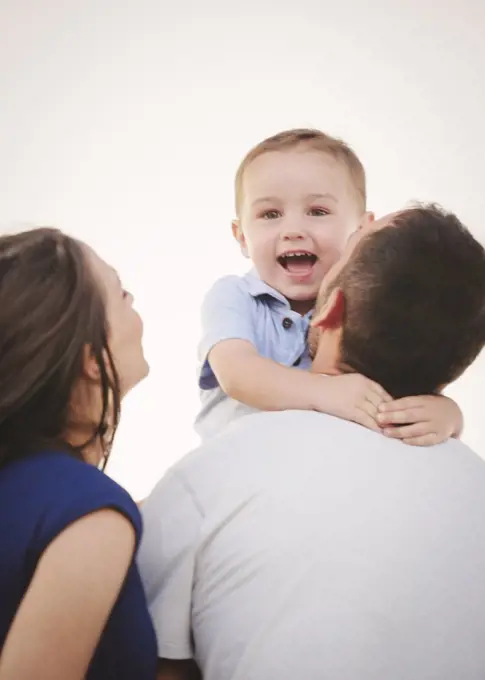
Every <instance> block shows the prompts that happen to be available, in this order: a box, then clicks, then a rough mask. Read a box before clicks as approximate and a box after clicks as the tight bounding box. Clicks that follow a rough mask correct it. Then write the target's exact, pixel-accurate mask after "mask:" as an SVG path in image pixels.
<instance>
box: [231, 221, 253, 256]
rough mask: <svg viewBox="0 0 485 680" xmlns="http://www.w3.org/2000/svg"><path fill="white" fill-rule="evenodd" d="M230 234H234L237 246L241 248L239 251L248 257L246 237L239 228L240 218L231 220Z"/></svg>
mask: <svg viewBox="0 0 485 680" xmlns="http://www.w3.org/2000/svg"><path fill="white" fill-rule="evenodd" d="M232 235H233V236H234V238H235V239H236V241H237V242H238V243H239V247H240V248H241V252H242V254H243V255H244V257H249V253H248V247H247V244H246V238H245V237H244V232H243V230H242V228H241V222H240V220H233V221H232Z"/></svg>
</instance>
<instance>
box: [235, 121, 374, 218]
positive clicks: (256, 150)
mask: <svg viewBox="0 0 485 680" xmlns="http://www.w3.org/2000/svg"><path fill="white" fill-rule="evenodd" d="M298 146H304V147H305V148H307V149H308V150H309V151H321V152H322V153H326V154H328V155H329V156H332V157H333V158H335V159H336V160H338V161H340V162H341V163H343V164H344V165H345V166H346V168H347V170H348V172H349V175H350V177H351V180H352V183H353V185H354V187H355V189H356V192H357V195H358V197H359V201H360V202H361V207H362V210H363V211H364V210H365V206H366V186H365V170H364V166H363V165H362V163H361V162H360V160H359V159H358V157H357V155H356V153H355V152H354V151H353V150H352V149H351V148H350V146H349V145H348V144H346V143H345V142H343V141H342V140H341V139H338V138H336V137H331V136H330V135H327V134H325V133H324V132H321V131H320V130H312V129H304V128H303V129H295V130H285V131H284V132H279V133H278V134H277V135H273V136H272V137H268V138H267V139H264V140H263V141H262V142H260V143H259V144H257V145H256V146H255V147H253V148H252V149H251V151H249V153H247V154H246V156H245V157H244V158H243V160H242V162H241V164H240V166H239V168H238V170H237V173H236V182H235V192H236V214H237V216H239V214H240V208H241V203H242V197H243V180H244V173H245V172H246V170H247V168H248V167H249V165H250V164H251V163H252V162H253V161H254V160H255V159H256V158H258V157H259V156H262V155H263V154H264V153H267V152H268V151H287V150H288V149H293V148H295V147H298Z"/></svg>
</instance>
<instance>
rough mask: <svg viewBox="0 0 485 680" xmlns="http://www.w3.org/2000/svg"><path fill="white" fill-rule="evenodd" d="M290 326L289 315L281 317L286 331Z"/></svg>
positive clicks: (291, 324)
mask: <svg viewBox="0 0 485 680" xmlns="http://www.w3.org/2000/svg"><path fill="white" fill-rule="evenodd" d="M292 326H293V321H292V320H291V319H290V318H289V317H287V316H285V318H284V319H283V328H284V329H285V331H287V330H288V329H289V328H291V327H292Z"/></svg>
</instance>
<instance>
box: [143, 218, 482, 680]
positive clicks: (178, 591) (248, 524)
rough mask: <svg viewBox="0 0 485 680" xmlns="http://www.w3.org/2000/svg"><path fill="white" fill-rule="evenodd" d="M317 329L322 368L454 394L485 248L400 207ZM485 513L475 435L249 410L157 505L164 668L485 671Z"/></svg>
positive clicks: (409, 676) (208, 676) (239, 673)
mask: <svg viewBox="0 0 485 680" xmlns="http://www.w3.org/2000/svg"><path fill="white" fill-rule="evenodd" d="M313 326H314V328H313V336H312V338H311V345H312V347H313V354H314V362H313V370H314V371H316V372H318V373H324V374H335V373H340V372H352V371H358V372H360V373H362V374H364V375H367V376H368V377H370V378H371V379H373V380H375V381H376V382H377V383H379V384H381V385H382V386H383V387H384V388H385V389H386V390H387V391H388V392H389V393H390V394H392V395H393V396H395V397H403V396H412V395H414V394H424V393H430V394H432V393H436V392H438V391H439V390H441V389H442V388H443V387H444V386H445V385H447V384H448V383H450V382H451V381H452V380H454V379H455V378H457V377H458V376H459V375H460V374H461V373H462V372H463V371H464V370H465V368H466V367H467V366H468V365H469V364H470V363H471V362H472V361H473V360H474V359H475V357H476V356H477V355H478V353H479V352H480V350H481V348H482V347H483V345H484V343H485V251H484V249H483V248H482V246H481V245H480V244H478V243H477V242H476V241H475V240H474V239H473V237H472V236H471V235H470V234H469V232H468V231H466V229H465V228H464V227H463V226H462V225H461V224H460V222H459V221H458V220H457V218H456V217H455V216H453V215H450V214H447V213H444V212H443V211H441V210H440V209H438V208H436V207H433V206H429V207H419V208H413V209H410V210H406V211H403V212H401V213H397V214H394V215H391V216H389V217H387V218H385V219H384V220H382V221H380V222H376V223H375V224H374V225H371V226H370V227H369V228H368V229H366V230H365V231H364V230H363V231H361V232H358V233H357V234H356V235H355V236H354V237H353V238H352V240H351V241H350V242H349V244H348V247H347V250H346V253H345V256H344V258H343V260H342V261H341V262H340V263H339V264H338V265H336V266H335V267H334V269H333V270H332V271H331V272H330V273H329V275H328V277H327V279H326V281H325V282H324V284H323V286H322V290H321V293H320V296H319V299H318V303H317V309H316V312H315V315H314V320H313ZM325 379H328V380H330V379H331V378H325V377H322V380H325ZM410 403H411V406H412V399H411V402H410ZM368 408H369V409H370V412H372V413H373V416H374V417H375V418H376V419H377V420H378V419H379V416H378V413H377V409H376V407H375V406H372V405H369V406H368ZM411 415H412V414H411V413H410V414H409V416H410V421H411V420H412V418H411ZM484 518H485V463H484V462H483V461H482V460H481V459H480V458H478V456H476V455H475V454H474V453H473V452H472V451H470V450H469V449H468V448H467V447H466V446H465V445H463V444H462V443H460V442H458V441H456V440H450V441H448V442H446V443H445V444H441V445H439V446H434V447H429V448H427V449H425V450H423V449H420V448H414V447H410V446H407V445H405V444H403V443H402V442H400V441H396V440H395V439H393V438H389V437H385V436H383V435H382V434H380V433H379V432H375V431H372V430H369V429H365V428H363V427H361V426H359V425H357V424H355V423H351V422H346V421H343V420H339V419H337V418H334V417H331V416H327V415H324V414H320V413H313V412H304V411H286V412H279V413H260V414H257V415H250V416H247V417H245V418H242V419H241V420H240V421H238V422H236V423H233V424H232V425H231V426H229V427H228V428H227V429H226V430H225V431H224V432H223V433H222V434H221V435H220V436H218V437H217V438H215V439H214V440H212V441H211V442H209V443H208V444H206V445H205V446H202V447H201V448H199V449H198V450H196V451H195V452H193V453H192V454H191V455H189V456H187V457H186V458H185V459H183V460H182V461H181V462H180V463H178V464H177V465H176V466H175V467H174V468H173V469H172V470H171V471H169V473H168V474H167V475H166V477H165V478H164V479H163V480H162V481H161V482H160V483H159V485H158V486H157V487H156V488H155V490H154V491H153V493H152V495H151V496H150V497H149V499H148V500H147V502H146V504H145V506H144V519H145V536H144V539H143V542H142V547H141V552H140V568H141V572H142V576H143V577H144V580H145V584H146V589H147V597H148V601H149V605H150V609H151V613H152V616H153V619H154V622H155V626H156V629H157V635H158V644H159V656H160V658H161V662H160V675H159V677H160V678H167V679H168V678H189V677H195V676H192V675H191V673H195V663H194V661H190V659H192V658H194V659H195V660H196V662H197V664H198V666H199V667H200V669H201V671H202V675H203V678H204V680H259V679H263V678H264V679H265V680H269V679H271V680H272V679H273V678H274V679H276V678H278V679H280V680H286V679H287V678H288V679H291V680H294V678H305V680H320V679H321V678H329V679H330V678H331V679H332V680H390V679H391V678H392V680H424V679H425V678H426V679H431V678H433V679H436V680H438V679H439V680H457V679H458V678H459V679H460V680H483V678H484V677H485V644H484V640H485V577H484V575H485V521H484Z"/></svg>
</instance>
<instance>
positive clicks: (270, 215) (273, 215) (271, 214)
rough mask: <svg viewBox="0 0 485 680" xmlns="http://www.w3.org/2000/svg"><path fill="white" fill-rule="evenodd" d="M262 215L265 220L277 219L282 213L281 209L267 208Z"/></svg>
mask: <svg viewBox="0 0 485 680" xmlns="http://www.w3.org/2000/svg"><path fill="white" fill-rule="evenodd" d="M261 217H262V218H263V220H277V219H278V217H281V213H280V211H279V210H265V211H264V212H263V213H261Z"/></svg>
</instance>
